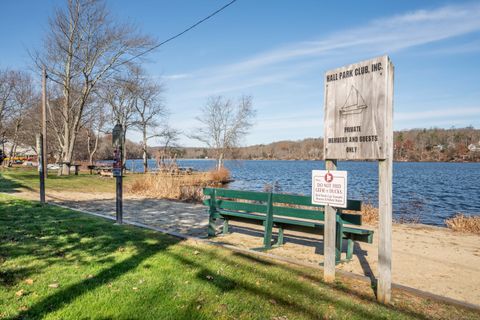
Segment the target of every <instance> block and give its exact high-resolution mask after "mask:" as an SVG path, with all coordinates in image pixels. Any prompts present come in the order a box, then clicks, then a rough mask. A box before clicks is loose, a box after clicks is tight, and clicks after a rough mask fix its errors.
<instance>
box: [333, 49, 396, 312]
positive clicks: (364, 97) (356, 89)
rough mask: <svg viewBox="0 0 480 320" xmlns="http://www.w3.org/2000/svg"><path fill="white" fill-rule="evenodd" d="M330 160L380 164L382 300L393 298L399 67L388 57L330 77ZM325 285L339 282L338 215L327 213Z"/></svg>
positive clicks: (363, 62) (380, 278) (347, 68)
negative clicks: (396, 77)
mask: <svg viewBox="0 0 480 320" xmlns="http://www.w3.org/2000/svg"><path fill="white" fill-rule="evenodd" d="M324 99H325V101H324V131H325V134H324V139H325V140H324V159H325V165H326V168H327V169H329V170H336V161H337V160H378V161H379V179H378V181H379V196H378V198H379V214H380V221H379V248H378V286H377V299H378V300H379V301H381V302H383V303H389V302H390V298H391V252H392V244H391V243H392V242H391V239H392V160H393V159H392V158H393V64H392V63H391V61H390V59H389V57H388V56H382V57H378V58H374V59H371V60H368V61H362V62H359V63H355V64H351V65H347V66H344V67H341V68H338V69H334V70H330V71H327V72H326V74H325V94H324ZM325 215H326V217H325V241H324V246H325V248H324V252H325V264H324V265H325V269H324V279H325V281H333V279H335V215H336V210H335V209H334V208H332V207H330V206H326V210H325Z"/></svg>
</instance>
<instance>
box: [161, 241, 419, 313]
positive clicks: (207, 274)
mask: <svg viewBox="0 0 480 320" xmlns="http://www.w3.org/2000/svg"><path fill="white" fill-rule="evenodd" d="M169 254H170V255H172V256H173V257H174V258H175V259H177V260H179V261H180V262H181V263H182V264H186V265H189V266H190V267H192V268H196V269H198V270H199V271H198V272H197V279H200V280H202V281H204V282H205V283H206V284H208V285H213V286H215V287H217V288H218V289H219V290H220V291H221V292H223V293H225V292H230V291H233V290H244V291H247V292H249V293H250V294H252V293H253V294H255V295H257V296H260V297H262V298H264V299H266V300H267V301H274V303H275V304H277V305H279V306H282V307H284V308H288V309H290V311H292V312H298V313H300V314H302V315H303V316H306V317H309V318H312V319H316V318H318V317H319V316H321V315H320V314H319V311H318V309H317V308H316V306H315V305H312V304H309V303H303V301H302V299H292V298H291V296H296V297H301V296H312V295H313V296H315V297H314V298H313V300H315V301H318V303H322V304H325V305H335V306H337V307H338V308H339V309H340V310H341V311H344V312H345V311H349V312H351V313H353V314H355V315H357V316H360V317H362V318H364V319H385V314H380V313H378V312H376V311H375V310H372V308H371V307H369V305H376V306H377V307H379V308H382V309H384V310H385V311H391V312H393V313H397V314H398V313H400V314H402V315H403V316H406V317H413V318H416V319H428V317H427V316H425V315H424V314H421V313H418V312H416V311H415V310H404V309H399V308H395V307H394V306H391V305H383V304H379V303H377V302H376V301H375V299H374V297H372V296H369V295H367V294H363V293H361V292H356V291H352V290H351V289H350V288H347V287H345V286H342V285H338V284H337V285H336V284H326V283H324V282H322V281H321V280H320V279H319V278H318V277H314V276H312V275H311V274H308V273H306V272H304V271H300V270H299V269H296V268H291V267H289V266H287V265H283V264H274V263H271V262H269V261H266V260H264V259H261V258H257V257H253V256H251V255H248V254H243V253H238V252H236V253H233V258H229V257H226V256H224V255H218V254H216V253H215V252H211V251H205V250H202V252H201V254H200V255H205V256H206V257H207V258H206V259H204V260H206V261H212V260H217V261H221V262H222V263H225V264H227V265H229V266H236V268H237V269H239V268H240V267H239V266H240V265H241V268H242V269H246V270H247V273H251V274H255V275H257V276H258V277H259V278H262V279H265V280H266V282H268V283H271V284H272V285H270V286H268V285H263V286H257V285H255V284H253V283H249V282H248V281H245V280H243V279H242V278H241V277H236V276H235V275H234V274H232V276H227V275H223V274H222V275H219V274H218V272H215V270H213V269H212V268H211V267H209V266H208V262H206V261H205V262H203V261H201V260H199V259H196V260H193V259H190V258H188V257H187V256H180V255H177V254H174V253H169ZM258 264H261V265H263V266H266V268H259V267H258ZM272 268H273V269H281V270H283V271H286V272H287V273H288V274H289V275H293V276H294V277H293V278H288V279H287V278H282V279H278V276H276V275H274V272H272V270H271V269H272ZM299 278H300V279H306V280H308V282H305V281H298V279H299ZM309 282H313V283H317V284H319V285H318V286H315V287H317V288H319V289H320V290H312V285H311V284H310V283H309ZM285 288H287V290H288V293H289V294H288V295H285V294H282V291H284V290H285ZM328 290H332V291H333V292H335V294H331V293H329V292H328ZM339 295H344V298H343V299H342V298H341V297H339ZM349 296H350V297H355V298H356V299H358V300H360V301H361V302H362V303H358V300H357V303H355V302H352V301H349V298H348V297H349ZM377 311H378V310H377ZM387 317H388V316H387Z"/></svg>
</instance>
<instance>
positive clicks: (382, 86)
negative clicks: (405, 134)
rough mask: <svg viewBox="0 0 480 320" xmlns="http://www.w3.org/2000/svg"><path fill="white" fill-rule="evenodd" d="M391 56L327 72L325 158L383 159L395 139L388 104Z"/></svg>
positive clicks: (391, 113)
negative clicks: (391, 141)
mask: <svg viewBox="0 0 480 320" xmlns="http://www.w3.org/2000/svg"><path fill="white" fill-rule="evenodd" d="M390 67H391V61H390V59H389V57H388V56H386V55H385V56H381V57H376V58H373V59H369V60H364V61H361V62H358V63H354V64H350V65H346V66H343V67H340V68H336V69H333V70H329V71H327V72H326V73H325V93H324V95H325V97H324V99H325V103H324V155H325V158H326V159H338V160H383V159H387V158H388V150H389V148H390V140H392V139H393V131H392V130H390V128H391V127H392V118H393V110H392V108H390V107H389V103H388V101H387V100H388V99H389V89H390V88H389V75H390V73H391V70H390Z"/></svg>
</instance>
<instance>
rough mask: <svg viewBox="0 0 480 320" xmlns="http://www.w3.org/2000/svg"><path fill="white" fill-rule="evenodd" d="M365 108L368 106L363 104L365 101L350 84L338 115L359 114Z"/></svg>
mask: <svg viewBox="0 0 480 320" xmlns="http://www.w3.org/2000/svg"><path fill="white" fill-rule="evenodd" d="M367 108H368V106H367V105H366V104H365V101H364V100H363V97H362V95H361V94H360V93H359V92H358V90H357V88H355V87H354V86H351V87H350V92H349V93H348V96H347V100H346V101H345V103H344V104H343V107H341V108H340V115H341V116H347V115H351V114H360V113H362V112H363V111H365V109H367Z"/></svg>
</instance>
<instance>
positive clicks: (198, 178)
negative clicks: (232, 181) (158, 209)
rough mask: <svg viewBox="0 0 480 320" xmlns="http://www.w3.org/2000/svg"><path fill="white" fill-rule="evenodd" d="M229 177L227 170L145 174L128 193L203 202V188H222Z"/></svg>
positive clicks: (133, 184) (136, 180)
mask: <svg viewBox="0 0 480 320" xmlns="http://www.w3.org/2000/svg"><path fill="white" fill-rule="evenodd" d="M229 177H230V173H229V172H228V170H227V169H223V170H221V171H217V170H215V171H209V172H194V173H192V174H169V173H153V174H145V175H143V176H142V177H139V178H138V179H135V181H134V182H133V183H132V184H131V186H130V187H129V188H128V190H127V192H130V193H132V194H137V195H142V196H146V197H152V198H160V199H171V200H181V201H201V200H202V198H203V192H202V189H203V188H205V187H210V186H212V187H218V186H221V185H222V184H223V183H225V182H227V181H228V180H229Z"/></svg>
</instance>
